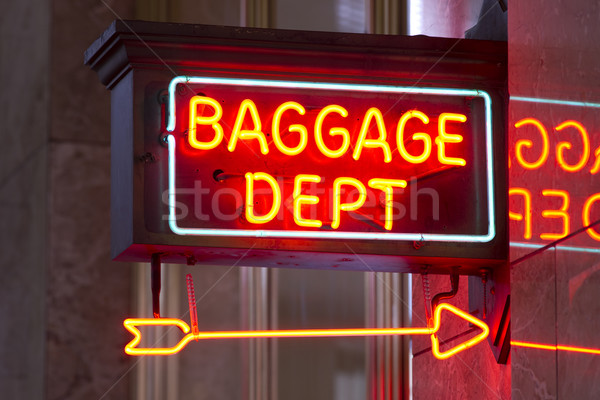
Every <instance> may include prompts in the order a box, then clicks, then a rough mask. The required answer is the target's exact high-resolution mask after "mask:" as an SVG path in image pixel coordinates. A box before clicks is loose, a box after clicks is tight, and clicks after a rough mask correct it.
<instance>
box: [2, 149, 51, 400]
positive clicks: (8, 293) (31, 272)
mask: <svg viewBox="0 0 600 400" xmlns="http://www.w3.org/2000/svg"><path fill="white" fill-rule="evenodd" d="M46 199H47V195H46V148H45V147H42V148H41V149H38V150H37V151H36V152H35V153H33V154H32V155H31V158H30V160H29V161H28V162H26V163H24V164H23V165H22V166H21V168H19V170H18V171H17V172H16V173H14V174H12V175H10V176H9V177H8V178H7V179H6V180H5V182H4V185H3V186H2V188H1V189H0V221H1V226H2V229H0V243H1V248H0V271H1V272H2V278H0V388H1V391H2V393H1V394H0V397H2V398H6V399H40V398H42V397H43V393H44V373H45V368H44V358H45V357H44V350H45V316H44V312H45V307H44V300H45V295H44V294H45V293H44V289H45V277H46V272H45V267H46V265H47V261H46V230H45V227H46V205H47V201H46Z"/></svg>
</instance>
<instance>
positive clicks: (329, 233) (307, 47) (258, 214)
mask: <svg viewBox="0 0 600 400" xmlns="http://www.w3.org/2000/svg"><path fill="white" fill-rule="evenodd" d="M158 25H159V24H143V23H142V24H140V25H139V26H138V28H146V30H148V31H152V30H153V29H154V30H157V29H158V28H161V27H159V26H158ZM150 28H152V29H150ZM167 28H168V29H165V30H166V31H165V32H162V36H160V35H159V36H160V40H159V39H157V37H156V32H154V31H153V32H149V34H148V35H147V39H148V40H149V41H150V43H148V45H149V46H150V47H151V48H152V49H154V50H155V51H156V52H157V54H156V56H157V57H161V58H162V61H164V63H165V64H166V65H168V66H169V68H166V67H165V66H163V67H161V68H157V65H158V63H156V62H151V61H150V58H151V55H152V54H151V53H152V52H150V54H148V53H149V52H147V51H142V48H141V47H140V46H139V44H136V43H135V39H133V38H132V37H131V36H130V35H129V34H128V33H127V32H125V30H124V29H119V27H118V24H115V25H114V26H113V28H112V31H111V29H109V31H111V32H109V31H107V33H105V35H104V36H103V37H102V38H101V39H99V42H98V41H97V43H95V44H94V45H93V46H92V47H91V48H90V50H88V53H87V54H86V58H87V61H86V62H87V63H89V64H90V65H92V67H93V68H95V69H97V70H98V72H99V73H100V75H101V77H104V78H103V80H104V81H105V83H106V84H107V86H109V87H111V88H112V92H113V93H112V94H113V97H112V110H113V111H112V135H113V136H112V138H113V141H112V149H113V155H112V157H113V194H112V210H113V214H112V215H113V256H114V257H115V258H116V259H120V260H125V261H128V260H131V261H133V260H135V261H147V260H148V259H149V258H150V255H151V254H154V253H161V258H162V259H163V260H164V261H165V262H187V263H190V262H192V263H193V262H199V263H208V264H224V265H232V264H234V263H237V264H236V265H248V266H274V267H276V266H281V267H307V268H332V267H333V268H341V269H357V270H377V271H402V272H414V271H416V270H418V268H419V267H420V266H421V265H423V264H426V265H429V266H430V267H431V269H430V271H431V272H441V273H446V272H448V271H449V269H448V268H450V267H451V266H461V270H460V271H459V273H467V274H471V273H477V271H478V269H479V267H481V266H485V267H487V268H493V267H494V265H501V264H503V263H505V260H506V249H507V239H506V171H505V169H506V165H505V164H506V162H505V148H504V147H505V123H506V122H505V111H506V107H505V101H506V98H505V94H506V88H505V73H506V71H505V62H506V60H505V55H502V54H500V55H494V54H490V53H491V52H487V53H485V54H483V56H482V55H481V54H478V51H479V50H480V49H482V48H483V46H482V45H483V44H486V45H489V44H490V43H491V42H483V43H481V42H473V43H468V44H467V45H463V47H461V49H459V50H460V51H458V52H457V53H456V54H454V53H453V52H450V53H448V54H446V55H444V53H443V52H441V51H440V50H438V49H441V48H443V47H444V45H445V44H446V43H445V42H447V41H446V40H444V39H434V38H418V39H417V38H415V40H416V42H418V43H417V45H418V46H415V45H414V44H413V43H412V42H409V39H411V38H406V37H403V38H394V39H396V40H399V43H395V44H396V45H400V46H398V47H397V48H395V47H394V46H393V45H394V43H391V46H387V45H383V44H382V41H381V37H379V36H377V35H350V37H352V39H353V41H352V43H347V44H340V40H341V38H342V37H341V36H340V35H339V34H325V33H316V32H315V33H307V32H304V34H307V35H309V36H310V35H313V36H315V38H318V39H319V40H312V42H314V44H312V45H311V44H309V43H308V42H309V41H310V40H309V39H311V38H306V37H302V38H301V39H298V37H296V36H295V35H294V34H293V33H291V32H288V31H283V33H282V34H281V35H278V36H277V37H275V36H273V35H272V32H273V31H269V30H246V31H245V32H243V33H240V32H239V31H238V30H234V29H233V28H223V27H205V28H206V29H207V30H208V31H207V32H208V33H207V32H203V34H202V35H199V37H198V38H197V42H194V41H193V40H192V41H191V42H190V40H191V39H190V37H189V36H190V35H189V32H187V33H188V34H187V35H177V33H176V32H175V31H177V30H181V29H183V30H185V29H189V26H177V27H176V28H180V29H175V28H174V27H173V26H169V27H167ZM228 29H229V30H230V32H229V33H230V34H231V32H234V33H235V35H237V37H235V38H231V37H229V36H231V35H227V34H226V33H227V32H225V31H224V30H228ZM158 30H159V31H160V30H161V29H158ZM143 31H144V29H138V30H136V32H137V33H138V34H139V33H140V32H141V33H142V34H141V37H142V38H145V37H144V35H143V33H144V32H143ZM194 32H196V30H195V31H194ZM150 33H152V35H150ZM184 33H185V32H184ZM235 35H234V36H235ZM192 36H193V35H192ZM345 36H348V35H345ZM313 39H314V38H313ZM153 41H154V43H155V46H154V47H152V42H153ZM165 43H170V45H172V46H173V47H172V48H170V49H169V50H165V52H163V54H161V51H162V50H163V49H166V48H165V47H164V44H165ZM406 43H411V46H408V47H410V48H408V49H407V48H402V46H401V45H402V44H406ZM469 45H470V46H471V48H469ZM494 45H495V44H494ZM382 46H383V47H382ZM501 46H502V44H499V45H497V46H496V47H501ZM405 47H406V46H405ZM118 48H124V49H127V50H128V53H129V55H128V56H127V57H125V58H124V59H123V55H122V54H120V53H119V52H118V51H116V50H117V49H118ZM136 52H137V53H136ZM140 53H144V54H140ZM186 55H187V56H189V58H188V57H187V56H186ZM419 57H421V58H422V57H425V58H429V59H431V60H432V61H431V64H430V65H429V67H428V68H432V65H433V68H432V69H431V70H429V71H428V70H427V69H425V68H424V67H422V66H419V65H416V64H419V63H422V64H423V65H426V62H424V61H423V60H422V59H421V58H419ZM436 57H437V58H436ZM111 58H112V59H113V62H112V64H111V63H109V62H108V60H110V59H111ZM115 58H117V59H118V58H121V59H122V60H121V63H122V67H121V69H119V68H115V65H116V64H118V63H117V62H115V60H114V59H115ZM340 59H341V60H342V61H343V60H346V61H347V62H346V63H340ZM482 59H483V60H482ZM299 60H301V62H300V61H299ZM366 60H371V61H368V62H367V61H366ZM377 60H379V61H384V64H383V65H385V66H384V67H382V66H381V64H377V63H375V61H377ZM411 60H412V61H413V62H412V63H407V62H408V61H411ZM415 60H418V61H415ZM295 61H298V62H297V63H294V62H295ZM434 64H435V65H434ZM460 64H463V65H462V67H461V65H460ZM109 65H110V66H111V67H112V70H109V68H108V66H109ZM402 65H404V66H405V67H403V70H400V69H398V68H399V67H400V66H402ZM438 65H440V67H441V68H438ZM173 71H180V72H182V73H180V74H179V75H175V76H174V75H173ZM357 71H359V72H358V73H357ZM474 71H477V72H476V73H475V74H474V73H473V72H474ZM108 72H110V73H108ZM486 73H487V74H489V75H490V79H486Z"/></svg>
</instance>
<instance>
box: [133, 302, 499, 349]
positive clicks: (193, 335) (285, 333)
mask: <svg viewBox="0 0 600 400" xmlns="http://www.w3.org/2000/svg"><path fill="white" fill-rule="evenodd" d="M444 310H446V311H450V312H451V313H453V314H456V315H457V316H459V317H461V318H463V319H465V320H467V321H468V322H470V323H471V324H473V325H475V326H478V327H479V328H481V333H479V334H478V335H477V336H475V337H473V338H471V339H469V340H467V341H466V342H464V343H461V344H459V345H457V346H455V347H453V348H451V349H450V350H446V351H444V352H441V351H440V346H439V341H438V338H437V334H436V333H437V332H438V331H439V329H440V326H441V314H442V311H444ZM123 325H124V326H125V328H126V329H127V330H128V331H129V332H131V333H132V334H133V336H134V338H133V340H132V341H131V342H129V343H128V344H127V345H126V346H125V353H127V354H129V355H132V356H144V355H170V354H175V353H178V352H179V351H181V350H182V349H183V348H184V347H185V346H186V345H187V344H188V343H189V342H191V341H192V340H206V339H241V338H283V337H340V336H389V335H430V336H431V349H432V353H433V355H434V357H435V358H437V359H439V360H444V359H447V358H450V357H452V356H453V355H455V354H457V353H460V352H461V351H463V350H466V349H468V348H470V347H473V346H475V345H476V344H478V343H479V342H481V341H483V340H484V339H485V338H486V337H487V336H488V334H489V332H490V330H489V328H488V326H487V325H486V324H485V322H483V321H481V320H479V319H477V318H475V317H473V316H472V315H470V314H468V313H466V312H464V311H462V310H460V309H458V308H456V307H454V306H452V305H450V304H447V303H442V304H439V305H438V306H437V307H436V309H435V311H434V315H433V322H432V326H431V327H425V328H376V329H369V328H361V329H305V330H264V331H214V332H212V331H209V332H194V331H195V330H191V329H190V326H189V325H188V324H187V323H185V322H184V321H182V320H181V319H177V318H128V319H126V320H125V321H123ZM138 326H176V327H178V328H179V329H180V330H181V331H182V332H183V333H185V334H186V335H185V336H184V337H183V339H181V340H180V341H179V343H177V344H176V345H175V346H173V347H156V348H142V347H137V345H138V344H140V342H141V340H142V334H141V332H140V331H139V329H138V328H137V327H138Z"/></svg>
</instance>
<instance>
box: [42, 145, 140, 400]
mask: <svg viewBox="0 0 600 400" xmlns="http://www.w3.org/2000/svg"><path fill="white" fill-rule="evenodd" d="M50 167H51V173H50V181H49V185H50V204H49V216H50V217H49V218H50V219H49V227H48V235H49V241H48V248H49V254H48V257H49V265H48V271H47V279H48V283H47V300H46V302H47V307H48V311H47V347H48V350H47V362H46V365H47V373H46V380H47V398H48V399H95V398H100V397H102V396H103V395H104V394H105V393H107V391H108V395H107V396H106V397H103V398H105V399H123V398H126V396H127V394H128V391H129V380H128V376H127V374H126V373H127V371H128V367H129V363H130V359H129V358H128V357H127V356H126V355H125V354H124V352H123V348H124V346H125V344H126V343H127V342H128V341H129V340H130V337H129V335H128V333H127V332H126V331H125V330H124V329H123V328H122V322H123V320H124V319H125V318H127V317H128V316H129V310H130V308H129V307H130V303H129V299H130V291H131V272H132V271H131V267H130V266H129V265H127V264H121V263H116V262H112V261H111V259H110V215H109V202H110V195H109V193H110V172H109V171H110V150H109V148H108V146H104V145H96V144H81V143H68V142H65V143H55V144H52V145H51V147H50ZM113 385H114V386H113Z"/></svg>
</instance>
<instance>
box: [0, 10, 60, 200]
mask: <svg viewBox="0 0 600 400" xmlns="http://www.w3.org/2000/svg"><path fill="white" fill-rule="evenodd" d="M48 15H49V4H48V2H45V1H36V0H25V1H9V2H3V4H2V12H0V87H1V88H2V91H1V93H0V120H1V121H2V128H0V138H1V140H2V146H0V190H1V189H2V186H3V184H4V183H5V182H6V180H7V177H8V176H9V175H13V174H15V173H16V172H17V171H18V170H19V169H20V168H23V167H24V165H25V163H27V162H28V161H29V160H30V159H31V157H34V156H35V155H36V154H38V152H39V150H40V148H41V147H43V146H44V144H45V143H46V140H47V137H48V107H47V105H48V66H49V51H48V33H49V17H48Z"/></svg>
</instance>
